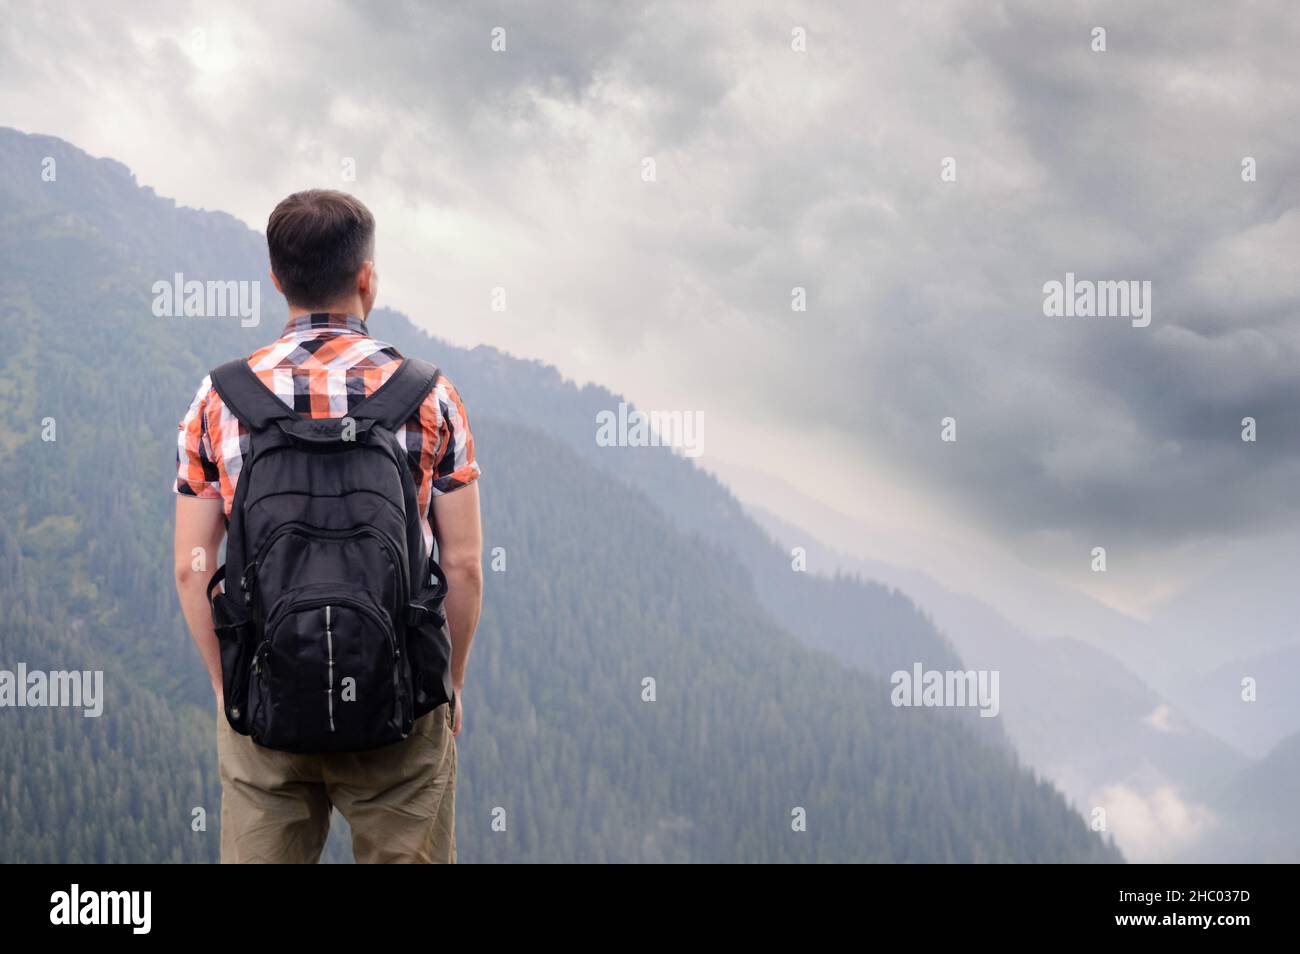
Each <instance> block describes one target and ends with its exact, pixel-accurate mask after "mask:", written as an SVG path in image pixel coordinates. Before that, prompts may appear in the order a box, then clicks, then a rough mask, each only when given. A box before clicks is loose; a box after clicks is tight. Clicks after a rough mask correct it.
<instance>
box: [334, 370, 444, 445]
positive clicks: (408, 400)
mask: <svg viewBox="0 0 1300 954" xmlns="http://www.w3.org/2000/svg"><path fill="white" fill-rule="evenodd" d="M440 374H441V372H440V371H439V370H438V369H437V368H435V367H434V366H433V365H431V364H430V363H429V362H427V361H421V360H420V359H419V358H403V359H402V363H401V364H400V365H398V367H397V370H396V371H394V372H393V374H392V376H391V377H390V378H389V379H388V380H387V381H385V382H384V383H383V384H382V385H380V387H379V388H378V390H376V391H375V392H374V393H373V394H371V395H370V397H368V398H366V399H365V400H364V401H362V402H361V403H360V404H358V405H357V406H356V407H354V408H353V409H352V410H351V411H350V412H349V414H350V415H351V416H352V417H360V418H368V419H370V420H372V421H374V422H375V423H377V424H379V425H380V426H382V427H384V428H385V429H387V430H390V431H395V430H397V429H398V428H399V427H401V426H402V425H403V424H405V423H406V422H407V421H408V420H410V419H411V418H412V417H414V416H415V413H416V412H417V411H418V410H419V409H420V405H421V404H423V403H424V399H425V398H427V397H428V396H429V392H430V391H432V390H433V389H434V387H435V385H437V383H438V376H439V375H440Z"/></svg>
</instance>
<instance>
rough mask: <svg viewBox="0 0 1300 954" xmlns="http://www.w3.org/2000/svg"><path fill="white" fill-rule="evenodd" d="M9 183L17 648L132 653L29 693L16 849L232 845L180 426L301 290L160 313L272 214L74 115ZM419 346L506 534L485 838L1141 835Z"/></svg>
mask: <svg viewBox="0 0 1300 954" xmlns="http://www.w3.org/2000/svg"><path fill="white" fill-rule="evenodd" d="M45 155H57V157H58V162H59V166H58V168H59V176H58V180H57V181H56V182H54V183H42V182H41V181H40V179H39V168H40V161H41V158H42V157H43V156H45ZM0 183H3V185H0V226H2V228H0V261H2V262H3V263H4V265H3V271H2V272H0V488H2V493H0V574H2V575H0V668H13V667H14V666H16V664H17V663H18V662H25V663H27V664H28V665H29V666H31V667H33V668H42V669H53V668H69V669H104V670H105V696H106V701H105V711H104V715H103V716H102V717H101V718H99V719H86V718H84V717H83V716H82V715H81V714H80V713H79V712H78V711H75V710H67V709H65V710H48V709H3V710H0V860H5V861H18V860H60V861H72V860H79V861H125V860H133V861H134V860H139V861H143V860H164V861H166V860H212V859H215V857H216V844H217V840H216V839H217V832H216V829H217V805H218V801H217V795H216V781H215V752H214V747H213V736H212V729H213V722H212V720H213V715H214V714H213V712H212V700H211V698H210V693H209V690H208V689H207V685H206V680H205V679H204V677H203V675H202V673H201V672H200V671H199V667H198V663H197V660H196V657H195V654H194V652H193V650H192V648H191V646H190V642H189V638H188V636H187V634H186V633H185V630H184V626H183V624H182V622H181V619H180V614H179V611H178V608H177V606H176V601H175V596H174V594H173V592H172V584H171V553H170V529H171V519H170V514H171V509H172V506H173V501H172V495H171V493H170V475H171V472H172V468H173V460H174V453H175V451H174V438H175V426H176V421H177V419H178V418H179V416H180V415H181V414H182V413H183V411H184V408H185V406H186V404H187V403H188V402H189V400H190V398H191V396H192V394H193V392H194V388H195V386H196V384H197V382H198V380H199V378H200V377H201V376H202V374H203V372H204V370H206V368H208V367H210V366H212V365H213V364H215V363H216V362H217V361H219V360H222V359H224V358H226V357H229V356H230V355H231V354H236V353H246V352H248V351H251V350H252V349H253V348H254V347H256V345H257V344H259V343H261V342H262V341H263V340H265V339H267V338H269V337H272V336H274V334H276V333H277V331H278V328H279V324H280V321H281V320H282V317H283V316H282V314H280V315H279V317H277V316H276V313H275V312H274V311H273V310H272V309H270V308H269V307H268V308H267V309H266V314H265V315H264V320H263V324H262V326H261V327H259V328H247V329H245V328H240V327H239V324H238V322H237V321H235V320H222V319H165V318H156V317H154V316H153V314H152V312H151V310H150V302H151V299H152V294H151V291H150V289H151V286H152V283H153V282H154V281H156V280H158V279H160V278H170V277H171V275H172V274H173V273H175V272H177V271H181V272H184V274H185V276H186V278H187V279H188V278H195V279H199V280H203V279H208V278H213V279H221V280H227V279H236V280H237V279H258V278H261V277H262V276H263V275H264V274H265V261H264V257H263V255H264V252H263V251H262V247H261V239H260V237H259V236H257V235H256V233H253V232H251V231H250V230H248V229H246V228H245V227H244V226H242V225H241V224H239V223H238V222H235V221H234V220H233V219H230V218H229V217H227V216H223V215H218V214H210V213H200V212H195V211H193V210H179V209H176V208H174V207H173V206H172V205H171V203H169V202H167V201H166V200H162V199H159V198H157V197H156V196H154V195H153V194H152V193H150V192H148V191H147V190H142V189H140V188H139V187H137V186H136V185H135V183H134V181H133V180H132V179H131V178H130V176H129V173H127V172H126V171H125V170H124V169H123V168H122V167H121V166H120V165H118V164H116V163H110V162H106V161H103V160H93V159H90V158H89V157H86V156H85V155H84V154H82V153H80V152H78V151H77V150H75V149H73V148H72V147H70V146H68V145H67V144H64V143H60V142H58V141H57V140H51V139H47V138H42V137H28V136H23V135H21V134H17V133H13V132H12V131H0ZM269 304H270V302H269V301H268V302H264V305H269ZM393 327H396V324H395V323H394V324H393ZM376 333H377V334H380V335H381V336H383V334H384V333H383V332H380V331H379V329H378V328H377V329H376ZM406 346H407V347H408V348H409V349H410V350H412V353H420V354H421V355H422V356H424V357H427V358H429V359H430V360H433V361H435V362H437V363H439V364H442V365H445V366H447V367H448V368H449V370H450V371H451V373H452V375H453V377H454V378H455V379H456V380H457V383H458V384H459V385H460V386H461V388H462V390H463V392H464V393H465V397H466V400H467V402H468V403H469V406H470V408H471V415H472V420H473V422H474V426H475V433H476V437H477V440H478V442H479V453H480V456H481V460H482V462H483V466H484V472H485V476H484V482H483V493H484V516H485V523H486V528H487V540H486V544H487V547H488V548H489V550H491V549H492V548H495V547H500V548H502V550H501V553H502V554H503V555H504V560H505V567H504V570H502V571H500V572H497V571H494V570H492V569H489V572H488V573H487V590H488V591H487V600H486V606H485V611H484V619H483V624H482V629H481V632H480V636H479V639H478V641H477V644H476V649H475V658H474V661H473V665H472V671H471V683H470V687H469V698H468V700H467V713H468V716H469V722H468V728H467V730H466V732H465V733H464V734H463V735H462V737H461V742H460V744H461V753H462V758H461V762H460V765H461V788H460V792H459V793H458V799H457V802H458V809H459V811H458V815H459V826H458V841H459V848H460V852H461V858H462V860H465V861H542V860H550V861H570V860H588V861H597V860H620V861H688V860H689V861H708V860H713V861H718V860H745V861H771V860H791V861H793V860H864V861H889V860H894V861H903V860H906V861H981V860H990V861H993V860H996V861H1067V860H1078V861H1110V860H1118V854H1117V853H1116V852H1115V851H1114V849H1113V848H1112V847H1111V846H1110V845H1109V844H1108V843H1107V842H1105V841H1103V840H1102V839H1101V838H1099V837H1098V836H1096V835H1094V834H1093V833H1091V832H1090V831H1088V829H1087V826H1086V825H1085V824H1084V822H1083V820H1082V818H1080V817H1079V816H1078V815H1077V814H1075V813H1074V812H1072V811H1071V810H1070V809H1069V808H1068V806H1067V805H1066V804H1065V802H1064V801H1063V799H1062V798H1061V797H1060V796H1059V795H1058V794H1057V793H1056V792H1055V791H1054V790H1053V789H1052V788H1051V787H1050V786H1049V785H1047V784H1045V783H1043V782H1041V781H1039V780H1038V779H1037V778H1035V776H1034V775H1033V774H1032V773H1031V772H1029V771H1027V770H1026V769H1024V768H1023V767H1021V766H1019V765H1018V764H1017V763H1016V761H1015V759H1014V757H1013V756H1012V755H1011V754H1010V753H1009V752H1007V751H1006V750H1005V749H1004V748H1002V747H1000V746H993V745H989V744H986V743H985V742H984V741H983V740H981V738H979V737H978V736H977V735H976V734H975V733H974V732H973V731H972V730H971V729H969V728H968V727H966V726H963V725H962V724H960V723H959V722H957V721H955V720H952V719H949V718H944V717H942V716H940V715H937V714H936V713H935V712H933V711H927V710H922V709H896V708H894V707H892V706H891V705H890V704H889V696H888V684H887V683H886V681H885V680H884V679H883V678H881V677H880V676H879V675H877V674H875V673H873V672H864V671H860V670H854V669H848V668H845V667H843V666H842V665H841V664H839V663H838V662H836V661H834V660H833V659H831V658H830V657H828V656H826V655H824V654H822V653H819V652H816V651H812V650H810V649H808V648H807V647H805V646H804V645H801V643H800V642H799V641H797V640H796V639H794V638H792V637H791V636H790V635H789V634H788V632H787V631H786V630H785V629H784V628H783V627H782V626H781V625H780V623H779V622H778V621H777V620H776V619H774V618H773V615H772V613H771V611H770V607H769V606H767V605H766V600H765V599H763V598H761V597H760V593H759V592H758V590H757V589H756V588H755V587H754V585H753V583H752V582H751V580H752V577H751V572H750V570H749V568H747V567H746V566H745V565H744V562H743V560H742V559H738V558H737V557H738V554H737V553H736V551H735V550H734V548H730V547H727V546H724V545H722V544H721V543H718V544H715V543H711V542H709V541H708V540H707V539H705V538H702V537H701V536H698V535H693V534H689V533H686V532H683V528H682V527H681V526H680V525H674V522H673V520H671V519H669V517H668V516H667V515H666V514H665V510H664V509H663V506H662V503H661V502H660V501H656V500H652V499H651V498H650V496H648V495H647V494H646V493H645V492H643V491H642V490H640V489H638V488H637V487H635V486H629V485H628V484H627V483H625V482H623V481H620V480H615V479H611V477H610V474H609V473H608V472H607V471H606V470H604V469H602V468H600V467H597V466H594V464H593V461H592V460H591V458H590V455H586V456H585V458H584V456H580V455H579V454H578V453H577V452H576V451H575V450H574V449H573V448H572V447H570V446H566V443H567V442H566V443H561V442H559V441H557V440H556V439H555V436H554V435H547V434H544V433H542V432H541V431H540V430H539V429H537V427H536V425H537V423H538V422H537V421H536V420H535V419H534V418H535V415H530V414H523V413H516V409H515V408H513V407H512V406H511V404H510V402H509V401H506V400H504V399H489V398H487V397H483V396H482V395H480V394H479V393H476V388H477V387H478V384H477V382H476V381H475V372H474V370H473V369H472V368H470V367H465V368H461V367H460V366H459V365H458V362H459V360H460V357H461V355H459V354H457V353H455V352H453V351H452V349H447V348H445V347H443V346H441V345H438V344H436V343H432V342H428V341H414V342H410V343H408V344H407V345H406ZM488 357H490V355H489V356H488ZM492 360H496V359H495V358H494V359H492ZM502 360H503V362H504V363H503V365H502V371H501V373H502V374H508V371H509V369H510V368H511V367H515V368H516V369H517V368H518V367H519V363H517V362H509V361H508V360H507V359H502ZM541 373H543V374H546V375H548V376H549V375H553V372H548V371H542V372H541ZM556 380H557V383H556V385H555V386H556V387H557V388H559V389H561V390H564V389H566V388H567V386H565V385H563V384H562V383H558V379H556ZM529 386H530V383H529V382H524V383H521V384H520V385H519V386H518V390H519V392H520V393H521V394H522V393H526V392H527V390H528V388H529ZM507 390H508V389H507V388H505V387H504V386H503V387H502V389H501V391H502V393H503V394H504V393H505V392H506V391H507ZM567 390H568V391H570V392H572V393H574V394H580V395H582V396H583V399H584V400H585V399H586V397H587V396H589V392H576V391H574V389H572V388H567ZM480 398H482V399H481V400H480ZM50 420H52V421H53V422H54V424H55V427H56V439H55V440H53V441H48V440H42V433H41V432H42V428H43V427H46V426H47V425H48V422H49V421H50ZM588 420H590V419H588ZM575 426H577V425H576V424H575ZM582 426H588V425H586V424H583V425H582ZM663 456H664V457H667V456H668V455H663ZM539 462H544V466H542V465H540V464H539ZM681 463H682V462H680V461H676V462H673V460H672V459H671V458H669V462H668V464H666V465H665V466H667V467H669V468H670V469H671V470H673V472H677V471H676V468H677V465H678V464H681ZM678 486H680V487H682V488H683V493H687V495H688V497H689V492H690V489H691V488H692V486H693V484H692V482H691V480H690V479H689V478H682V480H681V481H679V482H678ZM725 499H728V498H727V497H726V495H725V493H722V494H720V495H719V496H718V497H716V498H712V499H710V500H709V501H708V502H707V503H706V504H704V505H703V509H704V510H705V511H707V510H708V509H709V508H711V507H714V506H718V505H719V504H718V501H723V500H725ZM733 503H734V501H733ZM677 504H678V505H679V506H680V508H682V511H681V512H685V511H686V510H687V509H688V508H690V507H691V506H696V505H697V503H696V501H694V500H693V499H682V500H679V501H677ZM706 516H707V514H704V513H702V514H701V516H700V519H699V520H698V521H692V522H697V523H701V524H702V523H703V522H704V519H705V517H706ZM721 516H725V515H721ZM679 519H680V513H679ZM751 526H752V524H751ZM760 537H761V534H760ZM767 545H768V546H769V547H770V544H767ZM774 552H776V553H778V554H779V551H774ZM786 572H787V573H789V569H788V566H787V567H786ZM917 618H918V619H921V618H922V617H920V615H919V614H917ZM864 634H865V635H864V638H867V639H870V634H871V629H870V627H867V628H866V629H865V631H864ZM936 636H937V634H936ZM880 641H881V642H882V643H885V642H887V640H884V639H882V640H880ZM940 645H941V642H940V643H935V644H934V647H935V649H934V651H935V653H936V656H935V657H934V658H935V659H936V660H937V659H938V658H939V657H938V656H937V653H938V652H939V649H938V647H939V646H940ZM900 653H901V656H900V655H899V654H900ZM891 655H892V656H896V657H899V658H907V657H908V656H909V655H910V656H911V657H912V658H923V659H925V660H926V661H927V665H941V663H939V662H933V663H932V662H929V661H928V660H929V659H930V658H931V657H930V656H928V655H927V656H919V655H918V654H917V653H916V652H909V651H908V650H907V648H906V647H903V648H901V649H900V648H899V647H891V648H887V649H884V650H882V652H881V654H880V660H881V661H886V660H888V659H889V658H890V656H891ZM646 679H653V680H654V689H655V701H653V702H648V701H644V699H643V686H644V685H645V682H644V681H645V680H646ZM990 721H991V720H990ZM196 807H202V808H205V809H206V810H207V820H208V825H207V831H200V832H195V831H193V830H192V826H191V821H192V818H193V812H194V809H195V808H196ZM498 808H500V809H504V811H505V818H506V820H507V827H506V830H505V831H504V832H496V831H492V830H490V822H491V819H492V814H493V811H494V810H495V809H498ZM795 809H804V810H806V813H807V818H808V830H807V831H806V832H795V831H792V830H791V817H792V815H791V813H792V811H794V810H795Z"/></svg>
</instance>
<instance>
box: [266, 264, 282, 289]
mask: <svg viewBox="0 0 1300 954" xmlns="http://www.w3.org/2000/svg"><path fill="white" fill-rule="evenodd" d="M266 274H268V275H270V276H271V284H272V285H274V286H275V290H276V291H278V292H279V293H280V294H281V295H283V294H284V289H283V288H281V287H280V279H278V278H276V277H275V272H273V271H272V270H271V269H269V268H268V269H267V270H266Z"/></svg>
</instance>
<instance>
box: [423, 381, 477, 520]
mask: <svg viewBox="0 0 1300 954" xmlns="http://www.w3.org/2000/svg"><path fill="white" fill-rule="evenodd" d="M430 396H431V397H433V398H435V399H436V402H437V418H438V420H437V425H436V426H437V428H438V435H437V440H436V443H434V445H433V446H435V447H437V448H438V450H437V456H436V459H435V460H434V463H433V496H435V497H439V496H441V495H443V494H446V493H450V492H451V491H453V490H459V489H460V488H461V487H464V486H466V485H468V484H472V483H473V482H474V481H476V480H478V477H479V474H480V473H481V471H480V470H479V466H478V460H477V459H476V458H475V456H474V435H473V434H472V433H470V429H469V417H468V416H467V415H466V413H465V404H464V402H462V401H461V399H460V392H459V391H457V390H456V386H455V385H454V384H452V383H451V380H450V379H448V378H445V377H440V378H439V379H438V385H437V387H435V388H434V390H433V393H432V395H430ZM425 420H426V421H428V418H427V417H426V418H425ZM426 426H427V425H426Z"/></svg>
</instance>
